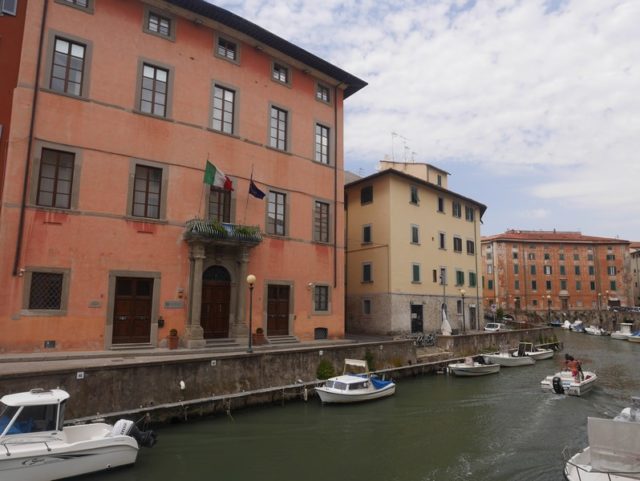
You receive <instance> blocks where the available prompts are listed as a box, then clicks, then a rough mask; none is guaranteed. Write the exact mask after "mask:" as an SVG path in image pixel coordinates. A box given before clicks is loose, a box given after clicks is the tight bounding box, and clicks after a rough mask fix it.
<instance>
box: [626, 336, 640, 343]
mask: <svg viewBox="0 0 640 481" xmlns="http://www.w3.org/2000/svg"><path fill="white" fill-rule="evenodd" d="M627 341H629V342H640V336H638V335H631V336H629V337H627Z"/></svg>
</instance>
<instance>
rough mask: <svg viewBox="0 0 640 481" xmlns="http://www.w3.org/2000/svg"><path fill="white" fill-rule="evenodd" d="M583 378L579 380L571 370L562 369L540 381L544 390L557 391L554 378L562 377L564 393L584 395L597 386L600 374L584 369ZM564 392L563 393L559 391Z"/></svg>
mask: <svg viewBox="0 0 640 481" xmlns="http://www.w3.org/2000/svg"><path fill="white" fill-rule="evenodd" d="M582 374H583V376H584V378H583V380H582V381H579V380H577V379H575V378H574V377H573V375H572V374H571V372H569V371H561V372H558V373H556V374H554V375H552V376H547V377H545V378H544V379H543V380H542V381H541V382H540V387H541V388H542V389H543V390H544V391H549V392H555V390H554V387H553V378H554V377H558V378H560V382H561V383H562V388H563V390H564V394H567V395H569V396H582V395H583V394H585V393H587V392H589V391H591V389H593V386H595V383H596V381H597V380H598V376H596V374H595V373H594V372H591V371H583V373H582ZM557 394H562V393H557Z"/></svg>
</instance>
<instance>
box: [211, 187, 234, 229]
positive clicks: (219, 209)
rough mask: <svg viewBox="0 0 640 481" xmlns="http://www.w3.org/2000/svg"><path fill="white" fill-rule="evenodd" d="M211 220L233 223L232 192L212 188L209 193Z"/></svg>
mask: <svg viewBox="0 0 640 481" xmlns="http://www.w3.org/2000/svg"><path fill="white" fill-rule="evenodd" d="M209 219H214V220H217V221H218V222H231V192H230V191H228V190H224V189H221V188H219V187H214V186H213V185H212V186H211V189H210V191H209Z"/></svg>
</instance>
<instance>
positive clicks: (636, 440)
mask: <svg viewBox="0 0 640 481" xmlns="http://www.w3.org/2000/svg"><path fill="white" fill-rule="evenodd" d="M639 428H640V424H639V423H636V422H624V421H613V420H610V419H599V418H589V419H588V432H589V446H590V448H591V449H590V451H591V466H593V468H594V469H597V470H601V471H618V472H634V471H635V472H637V471H639V470H640V462H638V459H637V453H639V452H640V436H639V435H638V430H639Z"/></svg>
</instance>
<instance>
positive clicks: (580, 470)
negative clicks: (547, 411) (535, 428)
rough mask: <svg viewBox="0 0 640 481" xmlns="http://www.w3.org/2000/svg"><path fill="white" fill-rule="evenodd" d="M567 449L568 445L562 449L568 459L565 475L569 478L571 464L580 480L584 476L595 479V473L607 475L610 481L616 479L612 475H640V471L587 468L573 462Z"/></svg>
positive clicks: (617, 477) (616, 476)
mask: <svg viewBox="0 0 640 481" xmlns="http://www.w3.org/2000/svg"><path fill="white" fill-rule="evenodd" d="M567 451H568V448H566V447H565V448H564V449H563V450H562V457H563V458H564V460H565V461H566V464H565V466H564V475H565V477H566V478H567V479H571V478H569V474H571V473H569V466H573V467H574V468H575V472H576V474H577V475H578V481H582V479H583V478H582V477H583V476H584V477H585V478H584V479H586V480H588V479H593V478H592V476H593V474H594V473H597V474H602V475H606V476H607V480H608V481H613V480H614V478H612V476H615V479H619V478H620V477H621V476H627V477H628V476H633V477H634V478H635V477H638V476H639V475H640V471H600V470H599V469H593V468H592V467H590V468H589V469H586V468H584V467H582V466H580V465H579V464H576V463H574V462H572V461H571V456H568V455H567ZM581 473H582V475H581Z"/></svg>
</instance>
